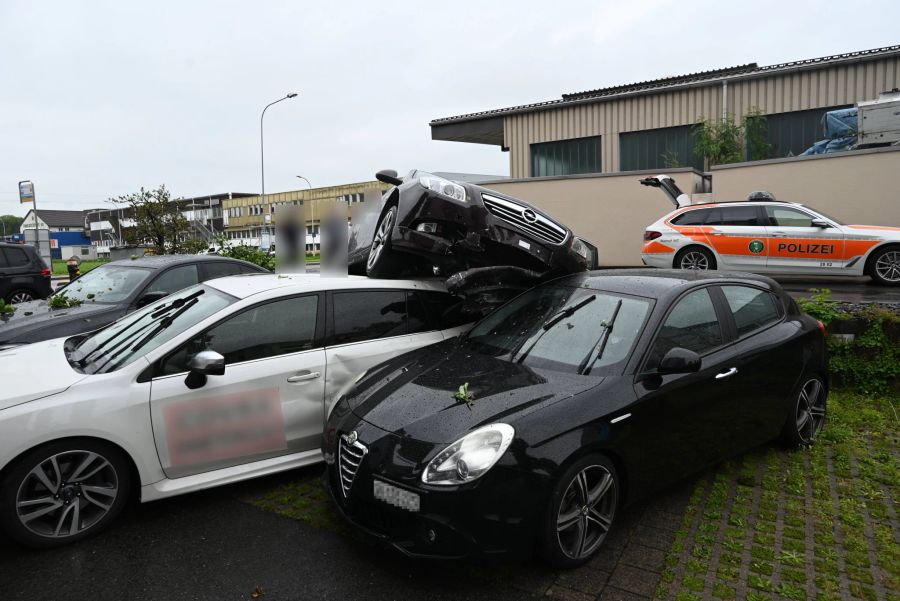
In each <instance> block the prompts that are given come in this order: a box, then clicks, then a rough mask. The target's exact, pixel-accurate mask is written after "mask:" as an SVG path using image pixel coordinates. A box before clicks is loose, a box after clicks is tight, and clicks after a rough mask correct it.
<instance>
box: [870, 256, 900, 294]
mask: <svg viewBox="0 0 900 601" xmlns="http://www.w3.org/2000/svg"><path fill="white" fill-rule="evenodd" d="M869 261H870V262H869V275H871V276H872V279H873V280H875V282H876V283H878V284H881V285H882V286H900V247H898V246H889V247H887V248H882V249H879V250H876V251H875V252H874V253H872V258H871V259H869Z"/></svg>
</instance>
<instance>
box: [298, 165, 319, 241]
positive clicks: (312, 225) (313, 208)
mask: <svg viewBox="0 0 900 601" xmlns="http://www.w3.org/2000/svg"><path fill="white" fill-rule="evenodd" d="M297 179H302V180H303V181H305V182H306V185H307V186H309V189H310V190H312V187H313V186H312V184H311V183H309V180H308V179H306V178H305V177H303V176H302V175H298V176H297ZM309 201H310V202H309V207H310V217H309V221H310V226H309V227H310V230H311V231H312V239H313V251H315V250H316V205H315V203H314V202H313V201H312V198H310V199H309ZM304 246H305V245H304Z"/></svg>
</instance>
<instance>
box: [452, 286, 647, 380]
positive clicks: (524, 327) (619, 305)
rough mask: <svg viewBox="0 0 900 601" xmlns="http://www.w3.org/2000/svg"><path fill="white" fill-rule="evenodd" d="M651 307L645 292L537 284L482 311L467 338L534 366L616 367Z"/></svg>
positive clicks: (568, 368)
mask: <svg viewBox="0 0 900 601" xmlns="http://www.w3.org/2000/svg"><path fill="white" fill-rule="evenodd" d="M649 311H650V301H649V300H647V299H643V298H635V297H629V296H620V295H616V294H610V293H608V292H603V291H600V290H588V289H585V288H573V287H569V286H541V287H539V288H534V289H533V290H530V291H528V292H526V293H525V294H523V295H521V296H519V297H516V298H515V299H513V300H511V301H510V302H509V303H507V304H506V305H504V306H502V307H500V308H499V309H497V310H496V311H494V312H493V313H491V314H490V315H488V316H487V317H485V318H484V319H483V320H481V321H480V322H478V324H476V325H475V327H474V328H472V330H471V331H470V332H469V335H468V336H467V338H466V339H467V340H468V342H469V343H470V344H471V345H472V347H473V348H474V349H475V350H477V351H479V352H482V353H485V354H489V355H494V356H497V357H503V358H507V359H509V360H510V361H515V362H518V363H523V364H524V365H529V366H532V367H542V368H546V369H555V370H558V371H567V372H575V373H582V374H588V373H592V374H598V373H601V374H602V373H614V372H616V371H617V370H618V369H619V368H620V367H621V364H622V363H623V362H624V361H625V360H627V358H628V355H629V352H630V351H631V348H632V346H634V342H635V341H636V340H637V337H638V335H639V334H640V332H641V330H642V329H643V327H644V321H645V320H646V318H647V315H648V313H649Z"/></svg>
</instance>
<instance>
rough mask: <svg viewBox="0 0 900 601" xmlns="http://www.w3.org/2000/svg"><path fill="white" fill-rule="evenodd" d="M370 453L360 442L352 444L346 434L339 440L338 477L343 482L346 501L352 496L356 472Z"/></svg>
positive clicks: (355, 441) (342, 486)
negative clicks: (351, 488)
mask: <svg viewBox="0 0 900 601" xmlns="http://www.w3.org/2000/svg"><path fill="white" fill-rule="evenodd" d="M368 451H369V450H368V449H367V448H366V447H365V446H364V445H362V444H361V443H360V442H359V441H357V440H354V441H353V442H350V438H349V437H348V436H347V435H346V434H342V435H341V437H340V439H339V440H338V461H337V463H338V476H339V477H340V480H341V492H342V493H343V495H344V498H345V499H346V498H347V495H349V494H350V487H351V486H353V480H354V479H355V478H356V472H357V471H358V470H359V465H360V464H361V463H362V460H363V457H365V456H366V453H368Z"/></svg>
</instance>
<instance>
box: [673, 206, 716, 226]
mask: <svg viewBox="0 0 900 601" xmlns="http://www.w3.org/2000/svg"><path fill="white" fill-rule="evenodd" d="M708 215H709V209H699V210H694V211H686V212H684V213H682V214H681V215H678V216H677V217H675V218H674V219H672V223H674V224H675V225H703V222H704V221H705V220H706V218H707V216H708Z"/></svg>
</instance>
